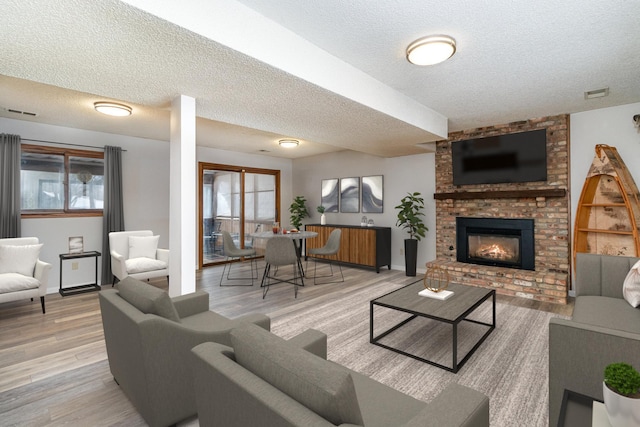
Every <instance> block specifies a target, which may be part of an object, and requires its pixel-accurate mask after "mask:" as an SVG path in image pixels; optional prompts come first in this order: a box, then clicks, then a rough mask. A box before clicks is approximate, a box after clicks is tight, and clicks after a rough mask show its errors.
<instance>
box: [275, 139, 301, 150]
mask: <svg viewBox="0 0 640 427" xmlns="http://www.w3.org/2000/svg"><path fill="white" fill-rule="evenodd" d="M278 144H280V147H284V148H295V147H297V146H298V144H300V141H298V140H296V139H281V140H280V141H278Z"/></svg>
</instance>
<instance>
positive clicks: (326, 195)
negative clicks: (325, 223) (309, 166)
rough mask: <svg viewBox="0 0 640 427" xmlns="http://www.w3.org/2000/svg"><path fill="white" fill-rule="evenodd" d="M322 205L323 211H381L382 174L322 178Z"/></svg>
mask: <svg viewBox="0 0 640 427" xmlns="http://www.w3.org/2000/svg"><path fill="white" fill-rule="evenodd" d="M321 191H322V193H321V200H322V206H324V208H325V212H343V213H358V212H360V207H362V212H363V213H382V211H383V197H382V196H383V176H382V175H374V176H363V177H361V178H358V177H354V178H340V179H338V178H331V179H323V180H322V189H321Z"/></svg>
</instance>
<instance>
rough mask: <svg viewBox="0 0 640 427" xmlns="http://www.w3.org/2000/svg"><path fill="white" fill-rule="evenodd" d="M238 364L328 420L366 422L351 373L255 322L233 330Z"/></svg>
mask: <svg viewBox="0 0 640 427" xmlns="http://www.w3.org/2000/svg"><path fill="white" fill-rule="evenodd" d="M230 335H231V343H232V345H233V351H234V354H235V358H236V361H237V362H238V364H240V365H241V366H243V367H244V368H245V369H247V370H249V371H251V372H252V373H254V374H255V375H257V376H258V377H260V378H262V379H263V380H264V381H266V382H267V383H269V384H271V385H272V386H274V387H276V388H277V389H279V390H280V391H282V392H283V393H285V394H287V395H288V396H289V397H291V398H292V399H295V400H296V401H298V402H300V403H301V404H303V405H304V406H306V407H307V408H309V409H310V410H312V411H313V412H315V413H317V414H318V415H320V416H321V417H323V418H324V419H326V420H327V421H329V422H331V423H333V424H335V425H340V424H356V425H364V423H363V421H362V414H361V413H360V405H359V404H358V398H357V396H356V391H355V386H354V384H353V378H351V374H350V373H349V372H348V371H347V370H345V369H343V368H340V367H339V366H337V365H335V364H333V363H331V362H328V361H326V360H324V359H322V358H320V357H318V356H315V355H314V354H311V353H309V352H308V351H306V350H303V349H301V348H299V347H296V346H295V345H293V344H291V343H289V342H287V341H285V340H283V339H282V338H280V337H278V336H276V335H274V334H272V333H271V332H268V331H266V330H264V329H262V328H260V327H258V326H256V325H253V324H247V325H243V326H241V327H238V328H235V329H233V330H232V331H231V334H230Z"/></svg>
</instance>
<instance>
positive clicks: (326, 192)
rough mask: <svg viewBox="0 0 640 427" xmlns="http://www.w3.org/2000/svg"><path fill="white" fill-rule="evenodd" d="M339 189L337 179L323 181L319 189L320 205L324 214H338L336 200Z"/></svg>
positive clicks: (338, 195)
mask: <svg viewBox="0 0 640 427" xmlns="http://www.w3.org/2000/svg"><path fill="white" fill-rule="evenodd" d="M339 197H340V189H339V188H338V178H332V179H323V180H322V188H321V198H320V200H321V203H320V204H321V205H322V206H323V207H324V211H325V212H338V200H339Z"/></svg>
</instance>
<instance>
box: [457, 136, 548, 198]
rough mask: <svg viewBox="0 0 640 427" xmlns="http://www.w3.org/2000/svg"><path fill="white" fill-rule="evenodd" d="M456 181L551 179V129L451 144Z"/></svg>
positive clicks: (462, 182) (468, 182)
mask: <svg viewBox="0 0 640 427" xmlns="http://www.w3.org/2000/svg"><path fill="white" fill-rule="evenodd" d="M451 155H452V162H453V184H454V185H468V184H497V183H506V182H533V181H546V180H547V131H546V129H540V130H534V131H530V132H520V133H511V134H508V135H499V136H490V137H487V138H477V139H468V140H465V141H456V142H453V143H452V144H451Z"/></svg>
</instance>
